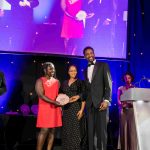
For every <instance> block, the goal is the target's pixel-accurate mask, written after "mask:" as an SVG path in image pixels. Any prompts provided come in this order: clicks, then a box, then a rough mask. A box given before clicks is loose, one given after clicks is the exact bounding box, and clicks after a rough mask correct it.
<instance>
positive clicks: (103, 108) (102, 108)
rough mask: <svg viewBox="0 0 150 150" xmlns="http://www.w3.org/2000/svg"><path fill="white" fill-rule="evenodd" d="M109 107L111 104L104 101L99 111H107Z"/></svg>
mask: <svg viewBox="0 0 150 150" xmlns="http://www.w3.org/2000/svg"><path fill="white" fill-rule="evenodd" d="M108 106H109V102H108V101H105V100H104V101H103V102H102V103H101V105H100V107H99V111H101V110H105V109H107V108H108Z"/></svg>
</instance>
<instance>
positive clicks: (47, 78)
mask: <svg viewBox="0 0 150 150" xmlns="http://www.w3.org/2000/svg"><path fill="white" fill-rule="evenodd" d="M43 69H44V76H43V77H41V78H39V79H38V80H37V82H36V85H35V89H36V92H37V95H38V97H39V104H38V114H37V124H36V127H37V128H40V132H39V134H38V139H37V150H42V148H43V145H44V143H45V140H46V138H48V143H47V150H51V149H52V146H53V142H54V134H55V128H57V127H61V126H62V114H61V108H60V107H59V106H61V105H60V103H59V102H57V101H56V97H57V95H58V91H59V81H58V80H57V79H56V77H55V67H54V65H53V63H51V62H46V63H44V65H43Z"/></svg>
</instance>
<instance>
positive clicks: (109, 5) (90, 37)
mask: <svg viewBox="0 0 150 150" xmlns="http://www.w3.org/2000/svg"><path fill="white" fill-rule="evenodd" d="M84 9H85V11H86V12H87V19H86V26H85V41H86V43H91V44H92V45H93V47H94V48H95V49H101V51H99V52H97V53H98V55H99V56H102V57H108V56H111V55H112V52H111V47H112V43H111V30H112V23H113V13H114V9H113V0H87V1H86V3H85V6H84ZM106 43H107V44H106ZM102 52H103V53H102Z"/></svg>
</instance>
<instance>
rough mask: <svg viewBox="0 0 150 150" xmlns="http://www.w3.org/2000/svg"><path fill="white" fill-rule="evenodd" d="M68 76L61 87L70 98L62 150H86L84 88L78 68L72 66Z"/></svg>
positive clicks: (66, 106)
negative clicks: (77, 76) (78, 76)
mask: <svg viewBox="0 0 150 150" xmlns="http://www.w3.org/2000/svg"><path fill="white" fill-rule="evenodd" d="M68 74H69V79H68V80H66V81H64V82H63V84H62V86H61V90H62V92H63V93H64V94H66V95H68V96H69V98H70V100H69V103H68V104H66V105H65V106H64V108H63V132H62V149H63V150H83V149H86V132H85V115H84V108H85V101H84V86H83V82H82V81H81V80H79V79H77V78H76V75H77V67H76V66H74V65H71V66H70V67H69V69H68Z"/></svg>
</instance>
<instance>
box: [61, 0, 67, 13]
mask: <svg viewBox="0 0 150 150" xmlns="http://www.w3.org/2000/svg"><path fill="white" fill-rule="evenodd" d="M60 5H61V8H62V10H63V11H64V12H65V10H66V0H61V4H60Z"/></svg>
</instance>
